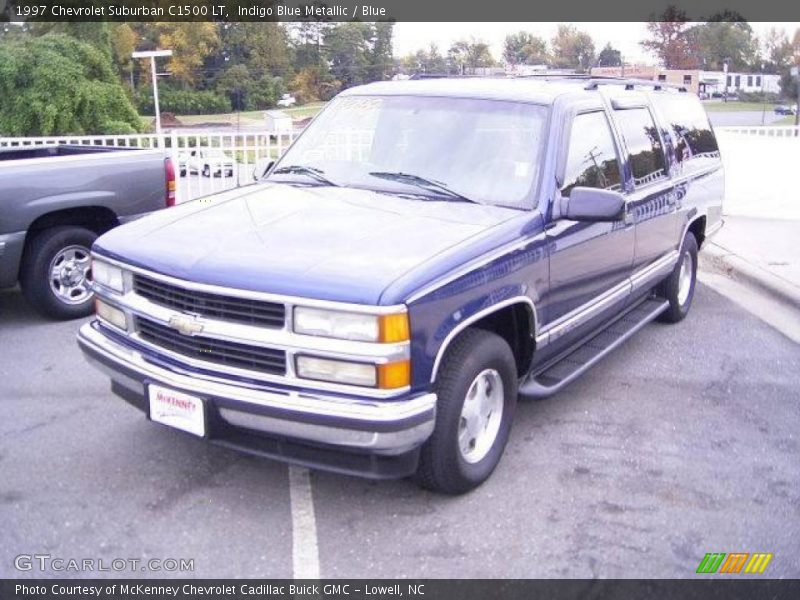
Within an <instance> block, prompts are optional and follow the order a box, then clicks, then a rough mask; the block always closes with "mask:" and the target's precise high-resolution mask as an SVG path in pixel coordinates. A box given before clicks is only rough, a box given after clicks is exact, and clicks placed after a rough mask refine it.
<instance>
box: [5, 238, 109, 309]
mask: <svg viewBox="0 0 800 600" xmlns="http://www.w3.org/2000/svg"><path fill="white" fill-rule="evenodd" d="M96 238H97V234H96V233H94V232H93V231H90V230H88V229H85V228H83V227H70V226H66V227H53V228H52V229H46V230H44V231H42V232H40V233H38V234H36V235H35V237H34V238H33V239H32V240H31V241H30V242H29V245H28V247H27V248H26V250H25V256H24V258H23V261H22V266H21V269H20V283H21V284H22V293H23V294H24V295H25V298H27V300H28V302H30V303H31V305H32V306H33V307H34V308H35V309H36V310H37V311H39V312H40V313H41V314H43V315H45V316H48V317H51V318H54V319H76V318H79V317H85V316H87V315H89V314H91V312H92V298H93V293H92V290H91V286H90V280H91V276H90V275H91V273H90V269H91V255H90V249H91V247H92V244H93V243H94V240H95V239H96Z"/></svg>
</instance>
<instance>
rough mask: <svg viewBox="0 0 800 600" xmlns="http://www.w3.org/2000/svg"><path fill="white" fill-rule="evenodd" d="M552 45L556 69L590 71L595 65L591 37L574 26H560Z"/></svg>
mask: <svg viewBox="0 0 800 600" xmlns="http://www.w3.org/2000/svg"><path fill="white" fill-rule="evenodd" d="M550 45H551V48H552V50H553V63H554V64H555V66H556V67H560V68H567V69H577V70H580V71H588V70H589V69H590V68H591V67H592V65H593V64H594V42H593V41H592V38H591V36H590V35H589V34H588V33H586V32H583V31H579V30H578V29H576V28H575V27H574V26H572V25H559V26H558V30H557V31H556V35H555V36H554V37H553V40H552V42H551V44H550Z"/></svg>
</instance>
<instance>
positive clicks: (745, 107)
mask: <svg viewBox="0 0 800 600" xmlns="http://www.w3.org/2000/svg"><path fill="white" fill-rule="evenodd" d="M703 106H704V107H705V109H706V110H707V111H708V112H739V111H762V110H765V107H766V111H767V112H772V109H773V108H775V104H772V103H771V102H768V103H767V104H766V105H764V103H762V102H739V101H738V100H729V101H728V102H722V101H721V100H714V101H713V102H703Z"/></svg>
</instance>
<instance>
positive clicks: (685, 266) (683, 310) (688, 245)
mask: <svg viewBox="0 0 800 600" xmlns="http://www.w3.org/2000/svg"><path fill="white" fill-rule="evenodd" d="M696 283H697V240H696V239H695V237H694V234H693V233H687V234H686V237H685V238H684V239H683V244H681V253H680V256H679V258H678V264H677V265H675V270H674V271H673V272H672V274H671V275H670V276H669V277H667V279H666V280H665V281H664V282H663V283H662V284H661V288H660V290H659V292H660V295H661V296H663V297H664V298H665V299H666V300H667V301H668V302H669V307H668V308H667V310H665V311H664V312H663V313H661V316H660V317H659V320H661V321H663V322H666V323H677V322H678V321H682V320H683V319H684V317H686V315H687V314H689V309H690V308H691V306H692V299H693V298H694V288H695V284H696Z"/></svg>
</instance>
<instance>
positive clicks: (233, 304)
mask: <svg viewBox="0 0 800 600" xmlns="http://www.w3.org/2000/svg"><path fill="white" fill-rule="evenodd" d="M133 289H134V291H135V292H136V293H137V294H139V295H140V296H142V297H144V298H147V299H148V300H150V301H151V302H154V303H156V304H159V305H161V306H165V307H167V308H173V309H175V310H179V311H182V312H188V313H194V314H197V315H201V316H203V317H210V318H214V319H223V320H225V321H232V322H235V323H244V324H246V325H259V326H262V327H270V328H275V329H280V328H281V327H283V324H284V321H285V320H286V306H284V305H283V304H280V303H278V302H265V301H262V300H253V299H250V298H239V297H236V296H223V295H221V294H212V293H208V292H198V291H195V290H188V289H183V288H181V287H178V286H176V285H172V284H170V283H166V282H164V281H159V280H157V279H154V278H152V277H147V276H145V275H139V274H135V275H134V276H133Z"/></svg>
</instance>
